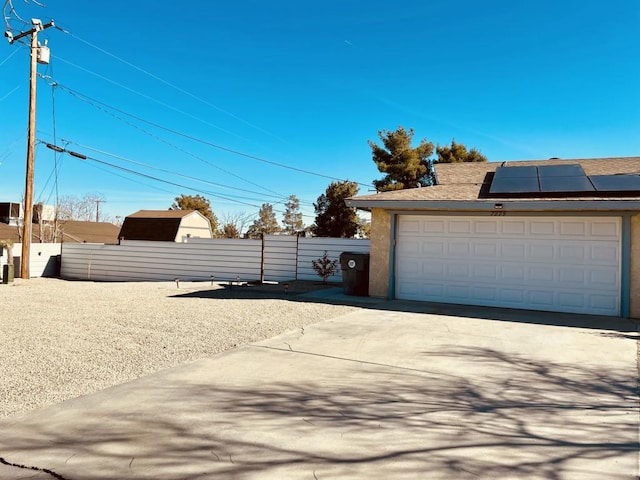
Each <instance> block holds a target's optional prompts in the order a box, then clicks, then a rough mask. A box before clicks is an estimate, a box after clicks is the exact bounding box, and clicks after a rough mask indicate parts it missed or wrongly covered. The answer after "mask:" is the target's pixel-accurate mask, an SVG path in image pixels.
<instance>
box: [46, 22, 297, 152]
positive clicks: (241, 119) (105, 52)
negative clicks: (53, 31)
mask: <svg viewBox="0 0 640 480" xmlns="http://www.w3.org/2000/svg"><path fill="white" fill-rule="evenodd" d="M58 29H59V30H60V31H62V32H64V33H66V34H67V35H69V36H71V37H72V38H74V39H76V40H78V41H80V42H82V43H84V44H85V45H88V46H90V47H91V48H94V49H96V50H98V51H99V52H102V53H104V54H105V55H107V56H109V57H111V58H114V59H116V60H118V61H119V62H122V63H124V64H125V65H127V66H129V67H131V68H133V69H135V70H137V71H139V72H141V73H144V74H145V75H147V76H149V77H151V78H153V79H154V80H157V81H159V82H160V83H163V84H164V85H167V86H168V87H171V88H173V89H174V90H177V91H178V92H180V93H183V94H184V95H187V96H189V97H191V98H193V99H194V100H197V101H198V102H200V103H203V104H205V105H207V106H209V107H211V108H213V109H215V110H217V111H219V112H221V113H223V114H225V115H228V116H230V117H231V118H233V119H235V120H238V121H239V122H242V123H244V124H245V125H248V126H249V127H251V128H254V129H255V130H258V131H260V132H262V133H265V134H267V135H269V136H271V137H273V138H275V139H277V140H280V141H282V142H284V140H283V139H282V138H280V137H278V136H276V135H274V134H273V133H272V132H269V131H268V130H265V129H264V128H261V127H259V126H257V125H255V124H253V123H251V122H249V121H248V120H245V119H244V118H241V117H238V116H237V115H235V114H233V113H231V112H229V111H227V110H225V109H223V108H221V107H219V106H218V105H215V104H213V103H211V102H209V101H207V100H205V99H203V98H201V97H199V96H197V95H194V94H193V93H191V92H189V91H187V90H185V89H183V88H180V87H178V86H177V85H174V84H173V83H171V82H168V81H167V80H165V79H163V78H161V77H159V76H157V75H155V74H153V73H151V72H149V71H147V70H145V69H144V68H142V67H140V66H138V65H136V64H134V63H131V62H129V61H127V60H125V59H123V58H121V57H119V56H117V55H115V54H113V53H111V52H108V51H107V50H105V49H104V48H100V47H98V46H97V45H94V44H93V43H91V42H89V41H87V40H84V39H82V38H80V37H78V36H77V35H74V34H73V33H71V32H69V31H67V30H65V29H62V28H58Z"/></svg>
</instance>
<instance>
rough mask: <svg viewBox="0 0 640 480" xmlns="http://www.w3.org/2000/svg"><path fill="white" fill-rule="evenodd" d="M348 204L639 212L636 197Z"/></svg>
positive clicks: (358, 204)
mask: <svg viewBox="0 0 640 480" xmlns="http://www.w3.org/2000/svg"><path fill="white" fill-rule="evenodd" d="M346 204H347V206H348V207H355V208H359V209H363V210H365V209H366V210H370V209H372V208H381V209H384V210H430V211H443V210H446V211H455V210H459V211H467V212H468V211H477V212H487V211H491V212H493V211H512V212H516V211H517V212H541V211H544V212H549V211H640V200H490V201H487V200H482V201H474V200H358V199H347V200H346Z"/></svg>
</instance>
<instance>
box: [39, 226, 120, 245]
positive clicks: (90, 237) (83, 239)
mask: <svg viewBox="0 0 640 480" xmlns="http://www.w3.org/2000/svg"><path fill="white" fill-rule="evenodd" d="M59 224H60V230H61V231H62V235H63V238H62V241H63V242H77V243H117V242H118V232H120V227H118V226H117V225H114V224H113V223H109V222H81V221H77V220H61V221H60V222H59ZM33 228H34V230H35V232H37V230H38V226H37V225H34V226H33Z"/></svg>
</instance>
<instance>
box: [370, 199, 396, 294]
mask: <svg viewBox="0 0 640 480" xmlns="http://www.w3.org/2000/svg"><path fill="white" fill-rule="evenodd" d="M390 236H391V215H390V214H388V213H387V212H385V211H384V210H382V209H380V208H374V209H372V210H371V258H370V263H369V296H371V297H383V298H386V297H387V295H388V286H389V254H390V251H391V238H390Z"/></svg>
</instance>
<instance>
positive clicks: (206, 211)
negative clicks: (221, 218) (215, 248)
mask: <svg viewBox="0 0 640 480" xmlns="http://www.w3.org/2000/svg"><path fill="white" fill-rule="evenodd" d="M169 210H197V211H199V212H200V213H201V214H202V215H204V216H205V217H207V218H208V219H209V222H211V231H212V232H214V233H215V232H217V230H218V218H217V217H216V215H215V214H214V213H213V210H211V203H210V202H209V200H207V199H206V198H204V197H203V196H202V195H180V196H179V197H176V198H175V199H174V202H173V203H172V204H171V206H170V207H169Z"/></svg>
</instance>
